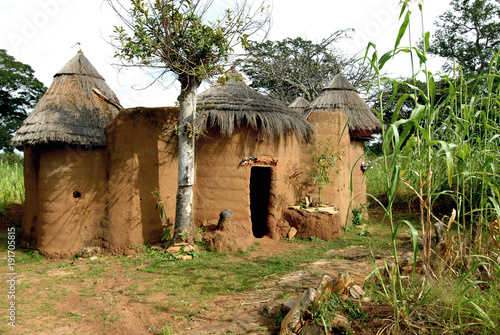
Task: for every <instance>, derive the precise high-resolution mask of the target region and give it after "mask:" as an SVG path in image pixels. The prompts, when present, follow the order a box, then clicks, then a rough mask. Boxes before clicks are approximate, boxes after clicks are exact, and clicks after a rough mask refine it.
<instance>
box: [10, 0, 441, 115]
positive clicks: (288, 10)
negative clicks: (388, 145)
mask: <svg viewBox="0 0 500 335" xmlns="http://www.w3.org/2000/svg"><path fill="white" fill-rule="evenodd" d="M215 1H216V3H215V4H216V6H220V8H228V7H232V3H233V1H230V0H215ZM123 3H125V1H124V2H123ZM269 3H270V4H271V6H272V26H271V30H270V32H269V36H268V39H271V40H282V39H284V38H287V37H290V38H295V37H302V38H304V39H308V40H311V41H313V42H320V41H321V39H323V38H325V37H328V36H329V35H330V34H331V33H333V32H335V31H336V30H339V29H344V28H353V29H355V32H354V33H352V34H351V37H352V38H350V39H345V40H343V41H342V42H340V43H339V44H338V47H339V49H340V50H342V51H343V52H345V53H347V54H349V55H355V54H359V55H363V54H364V51H365V49H366V46H367V45H368V42H373V43H375V44H376V45H377V48H378V49H379V50H380V52H381V53H385V52H386V51H389V50H391V48H392V47H393V45H394V41H395V39H396V36H397V32H398V30H399V26H400V25H401V22H398V16H399V11H400V6H399V5H398V4H399V0H350V1H344V0H342V1H340V0H306V1H297V0H269ZM294 3H296V5H294ZM449 8H450V6H449V0H433V1H430V0H425V4H424V20H423V22H424V30H425V31H430V32H431V34H432V32H433V30H434V29H435V27H434V25H433V21H434V20H435V19H436V18H437V16H438V15H440V14H442V13H444V12H445V11H446V10H447V9H449ZM412 13H413V15H412V17H413V19H412V23H411V25H412V35H413V37H414V38H413V40H414V41H417V40H418V38H419V36H421V33H422V29H421V28H420V27H421V21H422V20H421V18H420V12H419V10H418V7H417V6H416V4H412ZM114 25H120V20H119V19H118V18H117V17H116V15H115V13H114V12H113V10H112V9H111V8H110V7H109V5H108V4H107V3H106V1H103V0H20V1H8V2H7V1H2V2H1V3H0V32H1V33H0V48H3V49H6V50H7V53H8V54H9V55H11V56H14V57H15V58H16V60H18V61H21V62H23V63H26V64H29V65H30V66H31V67H32V68H33V69H34V70H35V76H36V77H37V78H38V79H39V80H40V81H42V82H43V83H44V84H45V86H47V87H49V86H50V84H51V83H52V79H53V76H54V74H55V73H57V72H58V71H59V70H60V69H61V68H62V67H63V66H64V65H65V64H66V63H67V62H68V61H69V60H70V59H71V58H73V56H74V55H75V54H76V53H77V52H78V50H79V49H80V48H81V50H82V51H83V53H84V54H85V56H86V57H87V58H88V59H89V60H90V62H91V63H92V64H93V65H94V67H95V68H96V69H97V70H98V71H99V73H100V74H101V75H102V76H103V77H104V78H105V79H106V82H107V83H108V85H109V86H110V87H111V89H112V90H113V91H114V92H115V94H116V95H117V96H118V99H119V100H120V102H121V104H122V105H123V106H124V107H127V108H128V107H137V106H146V107H157V106H174V105H175V103H176V100H177V96H178V95H179V89H180V85H179V83H178V81H176V80H175V77H172V80H170V81H166V82H165V83H164V85H159V84H157V83H153V84H151V83H152V82H153V77H151V75H150V74H148V73H147V72H145V71H143V70H140V69H133V70H130V69H128V70H123V69H122V70H121V71H120V70H119V69H118V68H117V67H116V66H114V65H113V64H116V63H117V60H116V59H115V58H113V55H114V50H113V47H112V45H111V44H110V42H111V36H112V35H113V27H114ZM77 43H80V44H79V45H77ZM403 44H406V45H408V38H407V37H406V38H404V39H403V42H402V45H403ZM441 65H442V60H439V59H431V60H430V68H429V70H430V71H438V70H439V68H440V66H441ZM410 68H411V66H410V61H409V58H408V56H406V57H405V58H402V57H399V58H398V59H396V60H395V61H394V62H393V63H392V64H388V65H387V69H386V71H388V72H389V73H390V74H392V75H395V76H396V75H401V76H409V75H411V72H410ZM207 85H208V84H203V85H202V86H201V87H200V88H199V91H198V92H201V91H203V90H204V89H206V88H207Z"/></svg>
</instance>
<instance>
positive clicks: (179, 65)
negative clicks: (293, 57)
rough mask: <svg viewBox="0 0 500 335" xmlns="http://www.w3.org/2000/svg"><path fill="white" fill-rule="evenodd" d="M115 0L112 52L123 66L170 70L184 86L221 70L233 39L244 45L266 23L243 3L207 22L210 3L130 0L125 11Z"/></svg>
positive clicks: (180, 0) (175, 0)
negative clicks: (116, 17)
mask: <svg viewBox="0 0 500 335" xmlns="http://www.w3.org/2000/svg"><path fill="white" fill-rule="evenodd" d="M114 1H115V0H108V3H109V4H110V5H111V6H112V7H113V9H115V11H116V12H117V13H118V14H119V15H120V17H121V19H122V20H123V23H124V26H116V27H115V30H114V32H115V34H116V36H115V37H114V39H115V41H116V42H117V43H116V45H115V50H116V54H115V56H116V57H118V58H121V59H122V60H123V61H124V62H125V64H126V65H130V66H137V65H138V66H145V67H149V68H152V69H155V68H160V69H163V71H162V72H161V73H165V72H166V71H171V72H173V73H174V74H176V75H177V76H178V77H179V79H180V81H181V84H182V85H187V84H188V83H191V82H193V80H189V79H187V78H189V77H193V78H195V79H196V80H195V81H196V82H198V83H200V82H201V81H202V80H203V79H206V78H208V77H210V76H212V75H214V74H216V73H221V72H222V71H223V66H224V65H225V63H226V62H227V59H228V57H229V54H230V53H231V52H232V51H233V48H232V47H233V45H234V43H235V41H236V42H238V43H242V44H243V46H244V47H245V46H247V45H248V43H249V37H250V35H251V34H253V33H255V32H256V31H257V30H259V29H260V28H261V27H263V26H264V24H265V23H266V22H267V19H265V18H264V20H263V21H253V19H254V17H252V16H249V15H248V12H247V11H246V10H247V9H248V8H247V7H244V8H241V10H240V9H238V10H236V11H233V10H230V9H228V10H226V11H225V13H224V15H223V16H222V17H221V18H220V19H218V20H216V21H208V20H206V19H205V16H207V10H208V7H207V5H209V4H205V3H204V2H203V1H201V0H189V1H186V0H156V1H154V2H153V1H144V0H133V1H132V2H131V8H130V9H129V10H127V12H126V15H124V14H120V10H118V8H120V6H121V5H120V6H116V5H114ZM117 1H118V0H117ZM118 4H119V2H118ZM121 7H122V8H123V6H121ZM260 10H261V9H260V8H259V12H260ZM262 15H264V16H265V13H263V14H262Z"/></svg>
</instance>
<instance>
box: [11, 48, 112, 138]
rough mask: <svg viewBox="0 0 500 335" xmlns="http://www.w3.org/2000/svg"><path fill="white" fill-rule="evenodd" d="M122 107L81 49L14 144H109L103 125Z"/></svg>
mask: <svg viewBox="0 0 500 335" xmlns="http://www.w3.org/2000/svg"><path fill="white" fill-rule="evenodd" d="M120 109H121V106H120V103H119V101H118V98H117V97H116V95H115V94H114V93H113V91H112V90H111V88H110V87H109V86H108V85H107V84H106V82H105V81H104V78H103V77H102V76H101V75H100V74H99V72H97V70H96V69H95V68H94V66H92V64H90V62H89V60H88V59H87V58H86V57H85V56H84V55H83V52H81V51H79V52H78V53H77V54H76V56H75V57H73V59H71V60H70V61H69V62H68V63H67V64H66V65H65V66H64V67H63V68H62V69H61V70H60V71H59V72H57V73H56V74H55V75H54V81H53V82H52V85H51V86H50V88H49V89H48V90H47V92H46V93H45V94H44V95H43V96H42V98H41V99H40V101H38V103H37V105H36V106H35V108H34V109H33V111H32V112H31V114H30V115H29V116H28V117H27V118H26V120H24V122H23V124H22V126H21V127H20V128H19V129H18V130H17V132H16V135H15V136H14V137H13V138H12V140H11V143H12V145H14V146H15V147H23V146H25V145H39V144H58V145H66V144H70V145H81V146H86V147H92V146H103V145H106V135H105V133H104V127H105V126H106V124H107V123H108V122H109V121H110V120H111V119H113V118H114V117H115V116H116V115H117V114H118V112H119V110H120Z"/></svg>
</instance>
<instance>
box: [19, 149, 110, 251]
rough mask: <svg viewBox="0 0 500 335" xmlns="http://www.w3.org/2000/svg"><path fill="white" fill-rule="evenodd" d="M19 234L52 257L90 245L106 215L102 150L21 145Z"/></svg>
mask: <svg viewBox="0 0 500 335" xmlns="http://www.w3.org/2000/svg"><path fill="white" fill-rule="evenodd" d="M25 155H26V156H25V160H26V163H27V169H26V170H25V180H26V185H27V187H26V190H27V193H26V203H25V218H24V224H23V228H22V234H23V236H26V235H29V236H30V237H29V238H28V242H31V243H32V244H33V245H34V246H36V247H37V248H38V249H39V250H40V251H41V252H43V253H45V254H47V255H50V256H52V257H69V256H74V255H75V254H76V253H77V252H78V251H79V250H80V249H81V248H82V247H83V246H93V245H95V244H96V241H95V239H94V236H95V232H96V231H97V230H98V229H99V226H100V223H101V221H102V220H103V218H104V216H105V205H104V200H103V195H104V194H105V189H106V185H105V167H104V159H103V158H104V150H102V149H96V150H86V149H79V148H74V147H69V146H68V147H66V148H57V147H43V148H40V147H36V149H34V148H29V149H27V150H26V151H25Z"/></svg>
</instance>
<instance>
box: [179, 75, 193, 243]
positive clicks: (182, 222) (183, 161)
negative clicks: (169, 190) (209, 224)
mask: <svg viewBox="0 0 500 335" xmlns="http://www.w3.org/2000/svg"><path fill="white" fill-rule="evenodd" d="M197 88H198V84H197V83H196V82H195V83H191V85H188V87H187V88H185V89H183V90H182V92H181V94H180V96H179V106H180V113H179V114H180V115H179V125H178V138H179V159H178V162H179V167H178V177H177V198H176V200H177V202H176V207H175V228H174V238H173V243H179V242H188V243H189V244H193V243H194V231H195V229H194V219H193V184H194V173H195V172H194V169H195V150H194V149H195V148H194V143H195V142H194V141H195V134H194V133H193V132H194V128H193V125H194V116H195V112H196V90H197Z"/></svg>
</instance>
